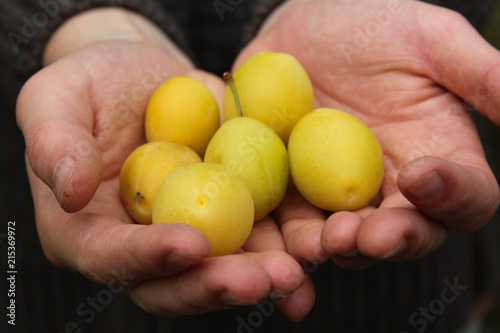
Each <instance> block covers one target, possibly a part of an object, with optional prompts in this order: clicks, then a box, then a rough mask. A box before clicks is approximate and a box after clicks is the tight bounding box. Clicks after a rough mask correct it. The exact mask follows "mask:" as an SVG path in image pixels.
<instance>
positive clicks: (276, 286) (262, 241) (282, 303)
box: [243, 216, 315, 321]
mask: <svg viewBox="0 0 500 333" xmlns="http://www.w3.org/2000/svg"><path fill="white" fill-rule="evenodd" d="M243 249H244V250H245V251H251V252H265V251H274V250H278V251H282V252H286V246H285V242H284V241H283V235H282V234H281V231H280V229H279V228H278V226H277V224H276V222H275V221H274V220H273V219H272V218H271V217H270V216H267V217H265V218H264V219H262V220H260V221H259V222H258V223H255V225H254V227H253V229H252V233H251V235H250V237H249V239H248V240H247V242H246V243H245V245H244V246H243ZM271 253H272V252H271ZM288 258H290V257H288V256H287V258H286V260H288ZM280 260H281V259H280ZM283 262H285V261H284V260H283ZM283 262H274V261H273V260H268V261H267V262H265V263H264V264H263V267H264V268H265V269H266V271H267V272H268V274H269V275H270V277H271V281H273V282H272V291H271V293H270V294H269V296H268V297H269V299H270V300H271V301H272V302H274V303H275V304H276V305H277V307H278V309H279V310H280V311H281V313H283V314H284V315H285V316H286V317H287V318H288V319H289V320H291V321H298V320H301V319H302V318H304V317H305V316H306V315H307V314H308V313H309V312H310V311H311V309H312V306H313V305H314V300H315V290H314V286H313V285H312V280H311V279H310V278H309V277H308V276H307V274H306V273H305V272H304V270H303V269H302V267H300V266H299V265H298V263H297V262H296V261H295V260H294V263H293V264H292V263H290V264H289V267H287V266H285V267H284V268H282V267H283ZM261 265H262V263H261ZM290 280H291V282H290ZM293 280H295V281H297V282H294V281H293Z"/></svg>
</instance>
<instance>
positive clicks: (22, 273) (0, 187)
mask: <svg viewBox="0 0 500 333" xmlns="http://www.w3.org/2000/svg"><path fill="white" fill-rule="evenodd" d="M481 32H482V34H483V35H484V36H485V38H486V39H487V40H488V41H490V43H492V44H493V45H494V46H495V47H496V48H497V49H500V0H497V6H496V10H495V11H494V13H492V17H491V18H490V22H489V24H488V25H487V26H486V27H485V29H483V31H481ZM2 75H3V73H1V72H0V80H1V76H2ZM498 93H500V92H498ZM2 102H3V101H0V107H4V104H3V103H2ZM477 122H478V125H479V126H480V127H481V134H482V138H483V139H484V140H489V141H490V142H500V129H499V128H498V127H496V126H495V125H493V124H492V123H491V122H489V121H488V120H486V119H484V118H482V117H479V118H478V119H477ZM0 133H1V134H0V135H1V137H0V152H1V153H0V172H1V173H2V175H3V176H2V177H0V207H1V209H0V221H1V222H0V223H1V225H2V228H1V229H0V242H1V243H0V251H1V258H0V260H2V265H1V266H0V267H2V271H4V269H3V267H4V263H5V262H6V244H5V243H6V239H5V238H2V236H3V235H4V234H5V233H6V232H7V226H6V224H7V222H8V221H11V220H15V221H16V240H17V244H16V256H17V261H18V262H32V263H33V264H34V266H36V265H40V266H43V265H45V264H46V258H45V257H44V255H43V253H42V252H41V249H40V244H39V242H38V239H37V238H36V237H35V236H34V235H35V232H34V229H35V224H34V217H33V212H32V201H31V195H30V193H29V185H28V182H27V179H26V176H25V173H23V172H19V168H20V167H21V166H22V168H23V169H24V153H23V137H22V135H21V133H20V132H19V131H18V130H17V127H16V124H15V119H14V117H13V115H9V114H7V113H6V112H0ZM490 147H491V148H490V149H489V150H488V151H487V157H488V160H489V162H490V164H491V166H492V168H493V169H494V172H495V174H496V175H497V179H500V150H498V148H497V147H495V145H490ZM498 215H499V213H498V212H497V217H498ZM497 232H499V233H500V230H498V231H497ZM28 257H31V258H32V259H34V260H25V259H23V258H28ZM36 271H37V267H25V266H23V267H18V272H19V273H18V274H17V279H18V280H19V281H20V280H21V279H22V280H24V281H25V282H24V283H23V286H26V285H28V286H30V288H33V289H40V288H42V289H46V290H47V293H49V291H50V290H53V289H54V288H57V286H55V284H56V281H57V279H56V278H54V279H51V274H50V273H49V274H47V275H46V276H45V277H44V279H45V280H44V281H40V280H39V277H38V276H36V275H35V274H33V272H36ZM56 271H57V270H56V269H54V274H56V273H55V272H56ZM1 274H2V275H1V276H0V278H1V280H0V281H1V282H0V292H1V293H2V294H1V295H0V308H1V309H2V310H1V311H0V314H1V315H2V316H1V317H0V321H1V323H0V328H1V327H3V324H4V323H5V322H6V318H5V317H4V313H5V312H4V310H3V309H5V307H6V304H5V300H6V295H5V294H4V293H5V291H6V290H7V288H5V287H4V285H5V277H4V275H3V274H4V273H3V272H2V273H1ZM64 275H65V276H66V278H67V280H68V281H69V282H68V283H69V284H72V285H73V286H74V289H75V293H78V294H81V297H80V298H77V299H82V300H85V298H86V297H87V296H88V295H95V294H96V291H98V290H99V287H95V288H96V289H93V290H88V289H84V288H81V283H80V282H81V277H80V276H79V275H78V274H76V273H72V272H66V273H64ZM26 282H29V283H26ZM23 294H24V295H26V296H28V295H29V290H27V291H25V292H24V293H23ZM125 297H126V296H125V295H119V296H118V298H125ZM46 299H51V297H50V295H48V297H47V298H46ZM16 302H19V303H22V302H31V303H37V302H38V300H36V299H30V298H23V297H16ZM52 302H53V303H54V304H57V303H58V302H59V300H58V299H56V298H53V299H52ZM32 305H34V307H35V308H38V309H39V311H37V313H31V314H27V313H18V316H17V317H16V321H18V322H22V321H28V320H30V321H34V322H37V321H39V318H44V317H45V316H47V314H48V313H50V312H51V304H38V305H37V304H32ZM4 306H5V307H4ZM31 308H33V306H32V307H31ZM72 316H73V317H74V306H69V307H68V309H67V316H64V318H66V319H68V318H72ZM124 316H126V313H124ZM151 320H154V319H153V318H151ZM57 327H59V326H57ZM61 328H62V327H61ZM49 329H54V327H51V328H49ZM146 330H147V328H145V331H146ZM42 331H43V332H47V331H48V330H46V329H45V328H44V327H40V332H42ZM0 332H5V331H4V330H2V329H0ZM7 332H8V331H7ZM498 332H500V294H499V295H497V297H496V302H495V304H494V306H493V308H492V310H491V311H490V312H489V314H488V316H487V319H486V323H485V326H484V329H483V333H498Z"/></svg>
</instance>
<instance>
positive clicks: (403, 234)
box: [356, 207, 447, 260]
mask: <svg viewBox="0 0 500 333" xmlns="http://www.w3.org/2000/svg"><path fill="white" fill-rule="evenodd" d="M446 235H447V229H446V227H445V226H444V225H443V224H441V223H440V222H437V221H435V220H433V219H430V218H428V217H426V216H425V215H423V214H422V213H421V212H419V211H418V210H417V209H415V208H414V207H391V208H380V209H376V210H374V211H373V212H372V213H371V214H370V215H369V216H367V217H366V218H365V219H364V221H363V223H362V225H361V227H360V228H359V232H358V236H357V241H356V243H357V248H358V250H359V252H360V254H362V255H364V256H367V257H371V258H374V259H379V260H412V259H417V258H420V257H423V256H425V255H427V254H429V253H431V252H433V251H434V250H435V249H437V248H438V247H439V246H440V245H441V244H442V243H443V242H444V240H445V239H446Z"/></svg>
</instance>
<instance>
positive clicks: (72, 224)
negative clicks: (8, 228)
mask: <svg viewBox="0 0 500 333" xmlns="http://www.w3.org/2000/svg"><path fill="white" fill-rule="evenodd" d="M28 176H29V178H30V183H31V188H32V191H33V193H34V196H33V198H34V204H35V214H36V220H37V231H38V234H39V238H40V241H41V243H42V248H43V250H44V252H45V254H46V256H47V258H48V259H49V260H50V261H51V262H52V263H54V264H55V265H57V266H59V267H62V268H68V267H69V268H72V269H75V270H77V271H79V272H81V273H82V274H83V275H85V276H87V277H89V278H91V279H92V280H95V281H97V282H100V283H106V284H107V283H109V282H110V281H111V280H113V279H115V278H116V275H117V274H123V275H126V276H129V277H130V276H132V277H133V278H131V279H129V280H128V286H132V285H135V284H137V283H140V282H141V281H142V280H144V279H151V278H156V277H161V276H168V275H172V274H177V273H178V272H180V271H183V270H185V269H186V268H188V267H190V266H192V265H194V264H197V263H199V262H200V261H202V260H203V259H204V258H206V257H207V256H208V254H209V253H210V249H211V248H210V243H209V241H208V239H207V238H206V237H205V236H204V235H203V234H202V233H201V232H200V231H198V230H197V229H195V228H192V227H190V226H188V225H184V224H154V225H147V226H146V225H139V224H132V223H131V224H124V223H123V222H122V221H121V220H118V219H116V218H111V217H108V216H107V214H109V215H110V216H117V217H120V218H121V217H124V219H125V218H126V217H127V216H128V215H127V213H126V211H125V210H124V208H123V206H122V205H121V203H120V202H119V201H117V203H116V204H115V203H112V202H110V201H106V198H107V199H108V200H115V198H113V193H115V192H116V191H117V188H118V185H116V186H115V187H112V186H110V185H109V184H107V183H105V184H103V186H101V187H100V188H99V190H98V191H97V192H96V194H95V198H96V200H95V201H92V203H90V204H89V206H88V207H87V208H85V209H84V210H82V211H80V212H78V213H73V214H69V213H66V212H64V211H62V210H61V209H60V208H59V205H58V204H57V202H56V200H55V198H54V196H53V195H52V194H51V192H50V190H49V189H48V188H47V187H46V186H45V185H44V184H43V183H42V181H41V180H40V179H39V178H37V177H36V176H35V175H34V174H33V172H32V171H31V169H30V168H29V167H28ZM116 182H117V181H116ZM115 195H116V194H115ZM110 197H111V199H109V198H110ZM88 211H93V212H94V213H89V212H88ZM101 212H102V213H101ZM129 219H130V218H129ZM117 272H118V273H117Z"/></svg>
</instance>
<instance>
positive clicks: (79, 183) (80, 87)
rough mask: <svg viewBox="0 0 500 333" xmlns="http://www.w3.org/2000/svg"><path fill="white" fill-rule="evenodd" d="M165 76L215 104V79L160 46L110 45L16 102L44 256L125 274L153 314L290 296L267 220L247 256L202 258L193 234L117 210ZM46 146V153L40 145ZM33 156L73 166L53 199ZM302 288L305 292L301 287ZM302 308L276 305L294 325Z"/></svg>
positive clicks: (103, 278) (294, 274) (48, 72)
mask: <svg viewBox="0 0 500 333" xmlns="http://www.w3.org/2000/svg"><path fill="white" fill-rule="evenodd" d="M176 75H183V76H192V77H195V78H198V79H200V80H202V81H204V82H205V83H206V84H207V85H208V86H209V88H211V90H212V91H213V92H214V94H216V95H222V93H223V91H224V83H223V82H222V81H221V80H220V79H217V78H215V77H213V76H211V75H209V74H208V73H204V72H202V71H199V70H195V69H194V68H193V67H192V65H190V64H184V63H181V62H180V61H178V60H176V59H173V58H172V57H171V56H170V55H169V54H168V53H166V52H164V51H163V50H162V49H159V48H152V47H151V48H150V47H147V46H144V45H141V44H135V43H121V42H118V43H104V44H96V45H93V46H89V47H87V48H86V49H83V50H80V51H78V52H76V53H73V54H71V55H69V56H67V57H66V58H63V59H61V60H60V61H58V62H56V63H54V64H53V65H50V66H48V67H47V68H45V69H44V70H43V71H41V72H40V73H38V74H37V75H36V76H35V77H33V78H32V79H31V80H30V81H29V82H28V84H27V86H26V87H25V89H24V91H23V93H21V95H20V98H19V101H20V103H19V107H18V117H19V122H20V126H21V128H22V130H23V131H24V133H25V135H26V139H27V142H29V143H31V144H28V145H27V153H28V156H29V157H30V165H29V167H28V172H29V176H30V182H31V186H32V191H33V197H34V200H35V207H36V214H37V228H38V233H39V236H40V240H41V242H42V245H43V248H44V250H45V253H46V255H47V257H48V258H49V259H50V260H51V261H52V262H53V263H55V264H56V265H59V266H66V265H69V266H71V267H73V268H75V269H77V270H78V271H80V272H82V273H83V274H85V275H86V276H88V277H90V278H92V279H93V280H95V281H98V282H101V283H109V282H110V281H112V280H113V279H114V278H113V274H114V273H113V272H126V273H125V274H128V275H130V276H134V279H133V281H130V282H129V285H128V286H127V287H128V289H129V292H130V294H131V296H132V298H133V299H134V300H135V301H136V302H137V303H139V305H141V306H142V307H144V308H145V309H147V310H148V311H149V312H152V313H158V314H161V315H171V314H185V313H194V312H196V313H198V312H204V311H210V310H216V309H223V308H227V307H229V306H231V305H236V304H239V303H241V304H248V303H253V302H255V301H257V300H259V299H262V298H264V297H266V296H267V295H268V294H269V293H270V292H273V293H277V292H279V293H285V294H289V293H291V292H293V291H295V289H297V288H299V287H300V286H301V284H302V282H303V278H304V274H303V272H302V270H301V267H300V266H299V265H298V264H297V263H296V262H295V261H294V260H293V259H292V258H290V257H289V256H287V255H286V254H285V253H284V252H283V250H284V245H283V241H282V237H281V234H280V233H279V230H278V229H277V228H276V226H275V224H274V223H272V221H271V220H270V219H269V218H268V219H266V220H264V221H262V223H259V225H258V226H256V228H255V230H254V232H253V234H252V237H251V238H250V239H249V242H248V244H246V246H245V250H248V251H249V252H248V253H245V254H243V255H233V256H226V257H220V258H212V259H208V260H204V258H205V257H206V256H207V255H208V253H209V252H210V246H209V243H208V240H207V239H206V238H205V237H204V236H203V235H202V234H201V232H199V231H197V230H196V229H194V228H191V227H189V226H187V225H179V224H163V225H152V226H142V225H137V224H133V221H132V219H131V218H130V217H129V215H128V214H127V212H126V210H125V209H124V206H123V204H122V202H121V198H120V192H119V173H120V169H121V166H122V165H123V162H124V160H125V159H126V157H127V156H128V154H129V153H130V152H131V151H132V150H133V149H134V148H135V147H137V146H139V145H140V144H141V143H143V142H144V130H143V126H144V122H143V118H144V111H145V109H146V104H147V102H148V99H149V96H150V94H151V93H152V91H153V90H154V89H155V88H156V87H157V86H158V85H159V84H161V83H162V82H163V81H164V80H166V79H168V78H169V77H172V76H176ZM47 81H49V82H50V85H47ZM47 96H49V98H47ZM38 110H42V113H43V114H44V115H45V113H44V112H46V111H45V110H48V111H47V112H49V113H48V115H47V118H50V119H47V118H43V119H41V120H42V121H40V120H38V118H37V117H36V116H34V115H36V113H35V112H36V111H38ZM50 112H55V113H54V114H51V113H50ZM47 124H51V125H52V126H53V128H56V127H57V129H56V130H51V129H50V126H49V127H47ZM60 124H62V125H60ZM61 138H64V139H63V140H64V143H63V144H61ZM51 141H52V142H54V143H55V144H54V145H48V144H47V142H51ZM47 146H50V147H48V148H49V149H50V151H47ZM54 147H55V148H54ZM44 154H45V155H44ZM40 156H43V157H44V158H45V160H46V159H47V157H46V156H50V158H51V160H55V161H56V162H57V161H59V160H60V159H61V158H62V157H63V156H71V157H72V158H73V159H75V160H77V161H78V167H77V169H75V171H74V172H73V173H72V176H71V178H70V181H69V182H68V181H67V184H69V185H67V186H66V187H65V189H64V191H62V192H61V191H59V192H60V193H62V195H61V196H59V198H56V197H54V194H53V192H52V191H51V189H50V188H49V187H47V186H46V185H45V184H44V183H43V182H42V181H41V180H40V178H42V179H52V183H51V184H49V186H50V187H52V188H54V187H55V188H57V187H58V186H57V180H53V177H50V176H49V177H47V175H46V174H45V172H46V171H44V169H43V168H40V166H39V163H40V162H39V161H40ZM48 164H50V163H48ZM54 164H55V165H54V166H52V167H53V168H56V165H57V164H56V163H54ZM49 172H50V173H52V171H51V170H50V171H49ZM35 173H36V176H38V177H40V178H38V177H36V176H35ZM56 192H58V191H56ZM57 199H59V200H60V202H58V200H57ZM61 207H63V208H64V209H65V210H66V211H63V210H62V209H61ZM67 211H69V212H75V213H68V212H67ZM262 235H264V237H265V239H263V240H262V238H261V236H262ZM274 250H277V251H274ZM249 281H251V283H250V284H251V285H252V287H250V288H248V284H249ZM306 285H307V284H306ZM192 286H196V287H194V288H193V287H192ZM303 290H305V292H306V293H308V294H311V292H312V291H310V288H308V287H307V286H306V287H305V289H303ZM152 294H155V295H164V297H161V296H160V297H151V295H152ZM223 294H227V295H226V296H224V295H223ZM222 296H224V297H222ZM233 298H234V299H233ZM228 303H229V304H228ZM232 303H234V304H232ZM307 303H308V302H305V303H304V302H302V304H304V305H303V306H302V307H298V308H297V307H295V306H292V307H290V305H287V303H284V304H283V305H281V308H282V309H283V310H284V312H285V313H286V314H287V315H289V316H291V318H295V317H296V316H299V317H301V316H303V315H304V312H307V311H309V309H310V306H311V304H307ZM309 303H310V302H309ZM193 304H194V305H193ZM288 304H290V302H289V303H288ZM291 304H292V305H293V301H292V302H291Z"/></svg>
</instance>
